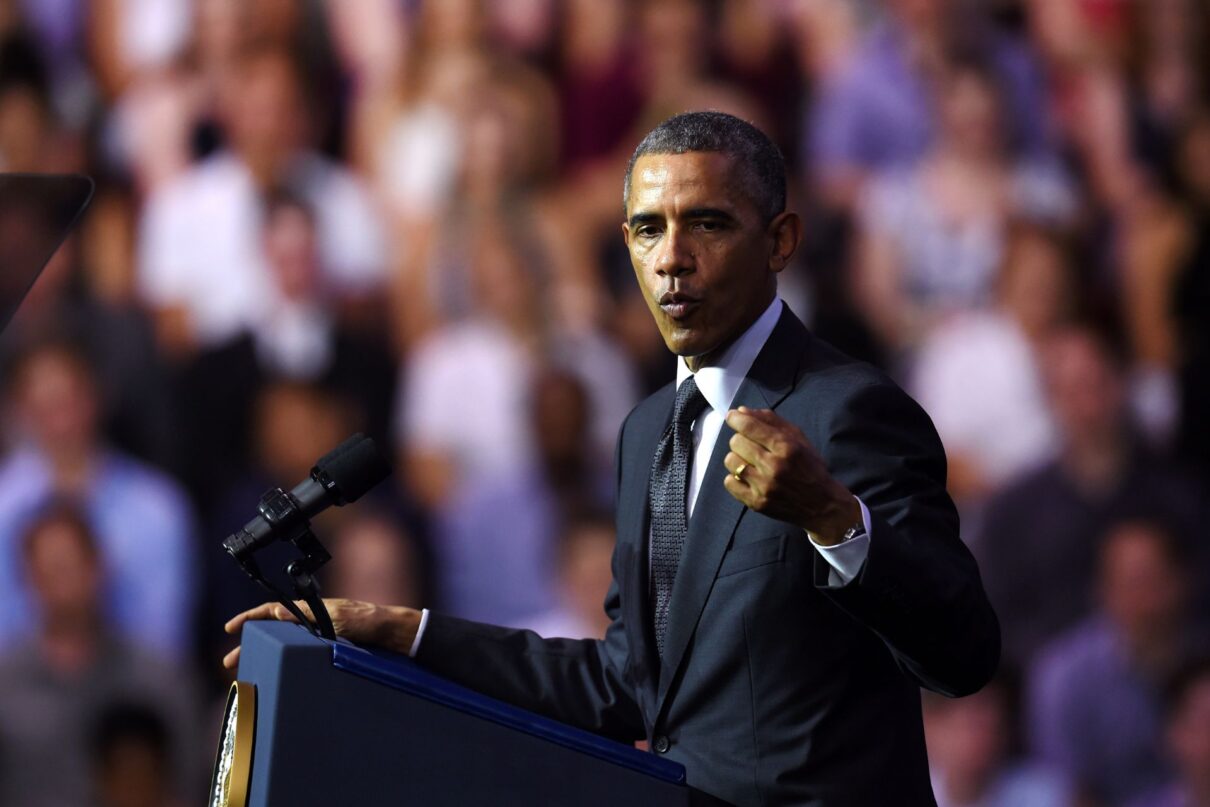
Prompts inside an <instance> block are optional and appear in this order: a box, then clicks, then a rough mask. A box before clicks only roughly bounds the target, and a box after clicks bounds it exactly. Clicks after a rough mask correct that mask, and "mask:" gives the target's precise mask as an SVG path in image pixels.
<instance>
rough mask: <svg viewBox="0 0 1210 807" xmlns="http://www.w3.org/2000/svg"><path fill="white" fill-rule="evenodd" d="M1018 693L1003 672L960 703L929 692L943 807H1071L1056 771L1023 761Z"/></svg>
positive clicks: (927, 719)
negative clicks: (1018, 738)
mask: <svg viewBox="0 0 1210 807" xmlns="http://www.w3.org/2000/svg"><path fill="white" fill-rule="evenodd" d="M1015 694H1016V693H1015V691H1014V688H1013V687H1012V686H1011V684H1010V682H1009V679H1008V677H1007V676H1005V675H1004V674H1003V673H1001V674H1000V675H999V676H998V677H997V678H996V680H994V681H992V682H991V683H990V684H988V685H987V686H985V687H984V688H983V689H982V690H980V691H979V692H977V693H976V694H974V695H971V696H969V697H966V698H959V699H957V700H954V699H950V698H945V697H942V696H940V695H937V694H935V693H932V692H926V693H924V732H925V738H926V740H927V743H928V754H929V767H930V769H931V771H932V778H933V793H934V794H935V795H936V797H937V805H938V807H1068V806H1069V805H1070V804H1071V793H1070V790H1069V788H1068V786H1067V783H1066V782H1065V781H1064V780H1063V779H1062V777H1061V776H1059V775H1058V774H1057V773H1056V772H1055V771H1053V770H1050V769H1048V768H1046V767H1045V766H1041V765H1038V764H1036V763H1030V762H1028V761H1025V760H1022V759H1021V758H1020V756H1019V753H1018V751H1017V749H1016V747H1015V745H1016V742H1015V741H1016V739H1017V728H1018V727H1017V726H1016V720H1015V715H1016V710H1015V706H1016V704H1015V697H1014V696H1015Z"/></svg>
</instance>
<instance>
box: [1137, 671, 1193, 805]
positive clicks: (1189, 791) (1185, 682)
mask: <svg viewBox="0 0 1210 807" xmlns="http://www.w3.org/2000/svg"><path fill="white" fill-rule="evenodd" d="M1165 700H1166V703H1165V707H1166V709H1165V711H1166V719H1165V731H1164V739H1165V742H1164V745H1165V748H1166V749H1167V751H1168V756H1169V757H1170V759H1171V762H1172V767H1173V770H1174V772H1175V776H1174V777H1173V780H1172V782H1170V783H1168V784H1166V785H1165V786H1164V787H1162V788H1159V789H1157V790H1156V791H1155V792H1154V793H1151V794H1149V795H1147V796H1144V797H1142V798H1140V799H1138V800H1137V801H1134V802H1132V803H1131V805H1130V807H1206V805H1210V657H1202V658H1200V659H1195V660H1193V661H1189V662H1186V664H1185V665H1184V666H1183V668H1182V669H1181V670H1180V672H1178V673H1177V674H1176V676H1174V678H1173V680H1172V681H1171V682H1169V685H1168V689H1167V692H1166V698H1165Z"/></svg>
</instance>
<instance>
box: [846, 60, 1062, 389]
mask: <svg viewBox="0 0 1210 807" xmlns="http://www.w3.org/2000/svg"><path fill="white" fill-rule="evenodd" d="M996 82H997V78H996V76H995V74H994V73H993V72H992V71H991V69H990V68H988V67H987V66H985V65H983V64H981V63H980V62H978V61H975V60H967V61H951V62H948V63H945V64H943V65H940V66H939V67H938V74H937V76H936V86H937V93H938V97H937V113H936V118H937V121H936V122H937V132H936V134H935V135H934V136H933V138H932V145H931V146H930V147H929V149H928V150H927V151H926V152H925V153H924V154H923V155H922V156H921V158H920V160H918V161H912V162H908V163H906V164H904V165H901V166H896V169H897V170H886V171H882V172H876V173H873V174H872V176H871V179H870V180H869V183H868V184H867V186H866V192H865V193H863V194H862V197H861V199H860V202H859V208H858V214H857V216H858V219H857V224H858V228H859V243H858V252H857V263H856V264H855V266H854V269H855V273H854V277H853V282H854V284H855V294H856V297H857V300H858V303H859V304H860V306H861V309H862V310H863V311H864V312H865V315H866V317H867V318H868V320H869V322H870V324H871V326H872V327H873V329H874V331H875V332H876V333H877V334H878V335H879V336H880V337H881V339H882V342H883V344H885V345H886V346H888V347H889V348H890V349H891V351H892V355H893V356H894V357H895V358H897V359H898V360H899V361H901V362H903V363H904V364H905V365H906V367H905V370H906V368H907V367H910V362H911V357H912V354H913V352H914V349H915V348H916V347H917V346H918V345H919V344H920V342H921V340H922V339H924V338H926V337H927V336H928V334H929V333H930V332H931V331H932V330H933V329H934V328H936V327H937V326H938V325H939V324H940V323H942V322H944V321H945V320H946V319H947V318H948V317H951V316H953V315H954V314H957V313H960V312H963V311H969V310H972V309H977V308H982V307H985V306H986V305H987V304H988V302H989V301H990V298H991V293H992V288H993V285H994V278H995V273H996V269H997V267H998V266H999V265H1000V263H1001V261H1002V259H1003V253H1004V241H1005V235H1006V229H1007V225H1008V222H1009V220H1010V219H1013V218H1017V219H1023V220H1034V221H1040V222H1048V223H1051V224H1062V223H1064V222H1070V220H1071V219H1072V217H1073V214H1074V210H1075V200H1074V198H1073V196H1072V191H1071V188H1070V187H1069V186H1068V185H1067V183H1066V181H1065V179H1064V177H1063V176H1062V174H1061V173H1060V172H1058V171H1057V170H1056V168H1055V166H1054V164H1053V163H1049V162H1039V161H1038V160H1037V158H1036V157H1035V158H1033V159H1032V160H1030V159H1026V158H1021V157H1014V155H1012V153H1011V152H1010V151H1009V150H1008V147H1007V145H1008V144H1007V142H1006V137H1005V114H1006V111H1007V105H1006V104H1005V103H1004V102H1003V101H1002V99H1001V91H1000V90H999V88H998V86H997V83H996Z"/></svg>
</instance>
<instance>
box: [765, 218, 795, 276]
mask: <svg viewBox="0 0 1210 807" xmlns="http://www.w3.org/2000/svg"><path fill="white" fill-rule="evenodd" d="M768 233H769V238H770V240H771V241H772V250H771V251H770V253H769V270H770V271H771V272H780V271H781V270H782V269H785V268H786V267H787V266H789V265H790V259H791V258H792V257H794V251H795V250H796V249H798V244H799V242H800V241H802V219H801V218H799V217H798V214H797V213H791V212H789V211H784V212H782V213H778V214H777V215H776V216H774V217H773V221H771V222H769V228H768Z"/></svg>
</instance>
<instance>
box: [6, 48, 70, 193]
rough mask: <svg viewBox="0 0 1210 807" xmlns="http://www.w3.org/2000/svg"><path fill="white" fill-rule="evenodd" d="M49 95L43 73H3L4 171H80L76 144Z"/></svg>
mask: <svg viewBox="0 0 1210 807" xmlns="http://www.w3.org/2000/svg"><path fill="white" fill-rule="evenodd" d="M0 46H4V45H0ZM0 67H2V65H0ZM47 92H48V90H47V88H46V87H45V85H44V79H43V78H42V76H41V75H40V72H37V71H32V70H31V72H30V74H26V73H25V72H24V71H18V72H15V73H9V74H7V75H6V74H5V73H3V72H2V71H0V170H4V171H15V172H16V171H20V172H53V171H60V172H62V171H72V170H77V169H78V161H77V158H78V155H77V153H76V151H77V150H76V145H75V143H74V142H73V139H72V138H71V136H70V135H69V133H67V132H65V131H64V130H63V128H62V126H61V125H60V119H59V116H58V115H57V114H56V112H55V110H54V109H53V108H52V107H51V99H50V97H49V96H48V95H47Z"/></svg>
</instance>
